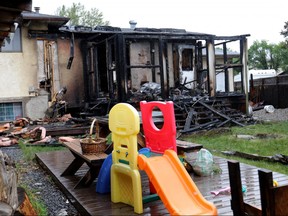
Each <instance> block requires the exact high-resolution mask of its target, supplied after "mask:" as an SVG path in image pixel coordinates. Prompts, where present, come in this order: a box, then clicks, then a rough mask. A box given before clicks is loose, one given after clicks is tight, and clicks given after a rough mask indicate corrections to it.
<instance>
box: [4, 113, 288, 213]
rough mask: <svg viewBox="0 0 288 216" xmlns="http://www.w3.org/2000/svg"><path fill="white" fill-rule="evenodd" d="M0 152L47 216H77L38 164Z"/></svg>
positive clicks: (285, 117) (283, 116)
mask: <svg viewBox="0 0 288 216" xmlns="http://www.w3.org/2000/svg"><path fill="white" fill-rule="evenodd" d="M253 118H254V119H255V120H257V121H288V108H287V109H275V111H274V112H273V113H267V112H266V111H265V110H264V109H261V110H258V111H254V112H253ZM0 150H2V152H4V153H6V154H7V155H8V156H10V157H11V158H12V159H13V160H14V161H16V162H18V163H19V164H21V170H22V171H23V172H21V173H22V174H21V177H20V178H19V180H18V182H19V183H23V184H25V185H27V187H29V188H30V189H31V190H32V191H36V195H37V196H38V198H39V199H40V200H42V201H43V202H44V203H45V205H46V207H47V210H48V215H49V216H50V215H53V216H54V215H57V216H64V215H71V216H72V215H79V214H78V212H77V210H76V209H75V208H74V207H73V205H72V204H71V203H69V201H68V200H67V198H66V197H65V195H64V194H63V193H62V192H61V191H60V190H59V188H58V187H57V186H56V185H55V184H54V182H53V181H52V180H51V178H50V176H48V175H47V174H46V172H45V171H43V170H42V169H41V168H40V167H39V166H38V164H36V163H34V164H27V163H25V162H24V161H23V155H22V151H21V149H19V148H17V147H2V148H0Z"/></svg>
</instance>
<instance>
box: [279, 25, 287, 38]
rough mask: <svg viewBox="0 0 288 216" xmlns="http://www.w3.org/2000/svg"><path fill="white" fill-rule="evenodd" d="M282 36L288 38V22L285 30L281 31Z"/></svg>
mask: <svg viewBox="0 0 288 216" xmlns="http://www.w3.org/2000/svg"><path fill="white" fill-rule="evenodd" d="M280 34H281V35H283V36H284V38H288V21H287V22H285V24H284V30H282V31H281V33H280Z"/></svg>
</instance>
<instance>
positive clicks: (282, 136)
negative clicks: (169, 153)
mask: <svg viewBox="0 0 288 216" xmlns="http://www.w3.org/2000/svg"><path fill="white" fill-rule="evenodd" d="M287 132H288V122H287V121H285V122H276V123H275V122H274V123H265V124H264V123H263V124H256V125H249V126H245V127H231V128H229V129H228V130H215V131H214V130H211V131H207V132H205V133H204V132H203V133H202V132H201V133H196V134H191V135H185V136H182V137H181V138H182V139H184V140H186V141H190V142H193V143H199V144H202V145H203V147H204V148H206V149H208V150H209V151H210V152H211V153H212V154H214V155H217V156H221V157H225V158H228V159H234V160H238V161H240V162H243V163H247V164H251V165H254V166H257V167H259V168H265V169H269V170H272V171H275V172H280V173H284V174H287V175H288V169H287V165H283V164H280V163H274V162H266V161H253V160H248V159H243V158H239V157H231V156H226V155H224V154H222V153H221V152H222V151H239V152H244V153H249V154H257V155H260V156H273V155H275V154H283V155H288V148H287V145H288V133H287ZM237 135H251V136H254V137H256V138H255V139H250V140H247V139H240V138H237ZM263 136H267V137H265V138H262V137H263Z"/></svg>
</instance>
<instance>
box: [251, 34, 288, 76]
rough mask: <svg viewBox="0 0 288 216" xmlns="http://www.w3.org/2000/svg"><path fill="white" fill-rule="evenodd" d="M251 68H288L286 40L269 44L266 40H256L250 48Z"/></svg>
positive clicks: (285, 69)
mask: <svg viewBox="0 0 288 216" xmlns="http://www.w3.org/2000/svg"><path fill="white" fill-rule="evenodd" d="M248 66H249V69H275V70H276V71H279V70H283V71H287V69H288V49H287V44H286V43H285V42H280V43H279V44H269V43H268V42H267V41H266V40H262V41H255V42H254V43H253V44H252V46H251V47H250V48H249V50H248Z"/></svg>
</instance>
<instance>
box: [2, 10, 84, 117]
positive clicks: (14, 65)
mask: <svg viewBox="0 0 288 216" xmlns="http://www.w3.org/2000/svg"><path fill="white" fill-rule="evenodd" d="M35 9H36V11H35V12H27V11H25V12H22V14H21V23H19V25H18V26H17V29H16V31H15V33H14V35H13V37H10V38H8V39H6V40H5V45H4V46H3V47H2V51H1V52H0V80H1V81H2V83H1V85H0V92H1V97H0V121H12V120H14V119H15V118H17V117H29V118H31V119H32V120H35V119H38V118H43V117H44V116H45V111H46V110H47V108H48V107H49V106H50V104H51V102H52V101H53V97H54V96H55V94H56V93H57V92H58V91H59V90H60V89H61V88H62V87H66V88H67V93H66V95H65V97H64V100H66V98H67V100H68V101H69V103H70V106H71V107H73V106H74V107H75V106H77V107H79V104H80V103H81V100H82V97H83V93H82V92H83V91H81V89H82V87H83V79H82V77H83V76H82V72H81V71H82V59H81V57H79V58H77V59H78V60H77V59H76V60H74V63H75V64H74V65H73V67H71V68H70V69H67V63H68V60H69V58H70V55H71V54H70V38H68V39H67V37H65V35H62V34H61V33H60V32H59V31H58V29H59V27H61V26H63V25H64V24H66V23H67V22H68V21H69V19H68V18H66V17H59V16H52V15H45V14H40V13H39V8H35ZM76 44H77V41H76ZM73 51H74V53H73V54H74V55H76V56H77V55H78V54H79V46H76V47H75V49H74V50H73Z"/></svg>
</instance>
